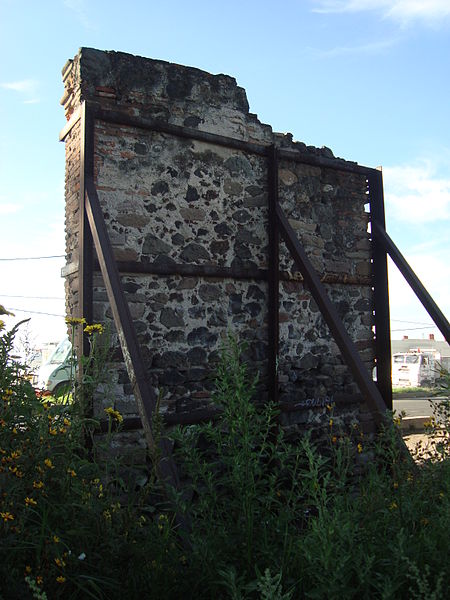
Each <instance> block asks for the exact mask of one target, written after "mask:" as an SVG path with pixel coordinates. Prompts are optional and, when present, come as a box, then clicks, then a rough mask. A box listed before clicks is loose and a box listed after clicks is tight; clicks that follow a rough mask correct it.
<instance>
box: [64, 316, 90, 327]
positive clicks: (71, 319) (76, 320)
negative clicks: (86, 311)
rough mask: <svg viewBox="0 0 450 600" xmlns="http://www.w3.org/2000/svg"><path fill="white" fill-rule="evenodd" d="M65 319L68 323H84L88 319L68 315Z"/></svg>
mask: <svg viewBox="0 0 450 600" xmlns="http://www.w3.org/2000/svg"><path fill="white" fill-rule="evenodd" d="M65 321H66V323H67V325H83V324H84V323H86V319H85V318H84V317H66V319H65Z"/></svg>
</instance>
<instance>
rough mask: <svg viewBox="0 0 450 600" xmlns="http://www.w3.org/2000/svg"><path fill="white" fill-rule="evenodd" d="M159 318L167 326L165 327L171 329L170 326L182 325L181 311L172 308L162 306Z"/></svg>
mask: <svg viewBox="0 0 450 600" xmlns="http://www.w3.org/2000/svg"><path fill="white" fill-rule="evenodd" d="M159 320H160V322H161V323H162V324H163V325H164V326H165V327H167V329H171V328H172V327H183V326H184V319H183V314H182V312H181V311H180V310H178V311H177V310H176V309H173V308H163V310H162V311H161V317H160V319H159Z"/></svg>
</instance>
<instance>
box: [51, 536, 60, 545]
mask: <svg viewBox="0 0 450 600" xmlns="http://www.w3.org/2000/svg"><path fill="white" fill-rule="evenodd" d="M52 539H53V541H54V542H55V544H57V543H58V542H59V537H58V536H57V535H54V536H53V538H52Z"/></svg>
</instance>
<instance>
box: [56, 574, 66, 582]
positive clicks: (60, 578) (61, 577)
mask: <svg viewBox="0 0 450 600" xmlns="http://www.w3.org/2000/svg"><path fill="white" fill-rule="evenodd" d="M56 581H57V582H58V583H65V581H66V578H65V577H63V576H62V575H58V577H57V578H56Z"/></svg>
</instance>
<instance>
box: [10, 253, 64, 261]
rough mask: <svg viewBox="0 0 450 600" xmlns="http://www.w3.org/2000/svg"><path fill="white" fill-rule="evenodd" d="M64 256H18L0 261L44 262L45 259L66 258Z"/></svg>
mask: <svg viewBox="0 0 450 600" xmlns="http://www.w3.org/2000/svg"><path fill="white" fill-rule="evenodd" d="M64 256H65V255H64V254H53V255H52V256H16V257H14V258H0V260H43V259H44V258H64Z"/></svg>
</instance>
